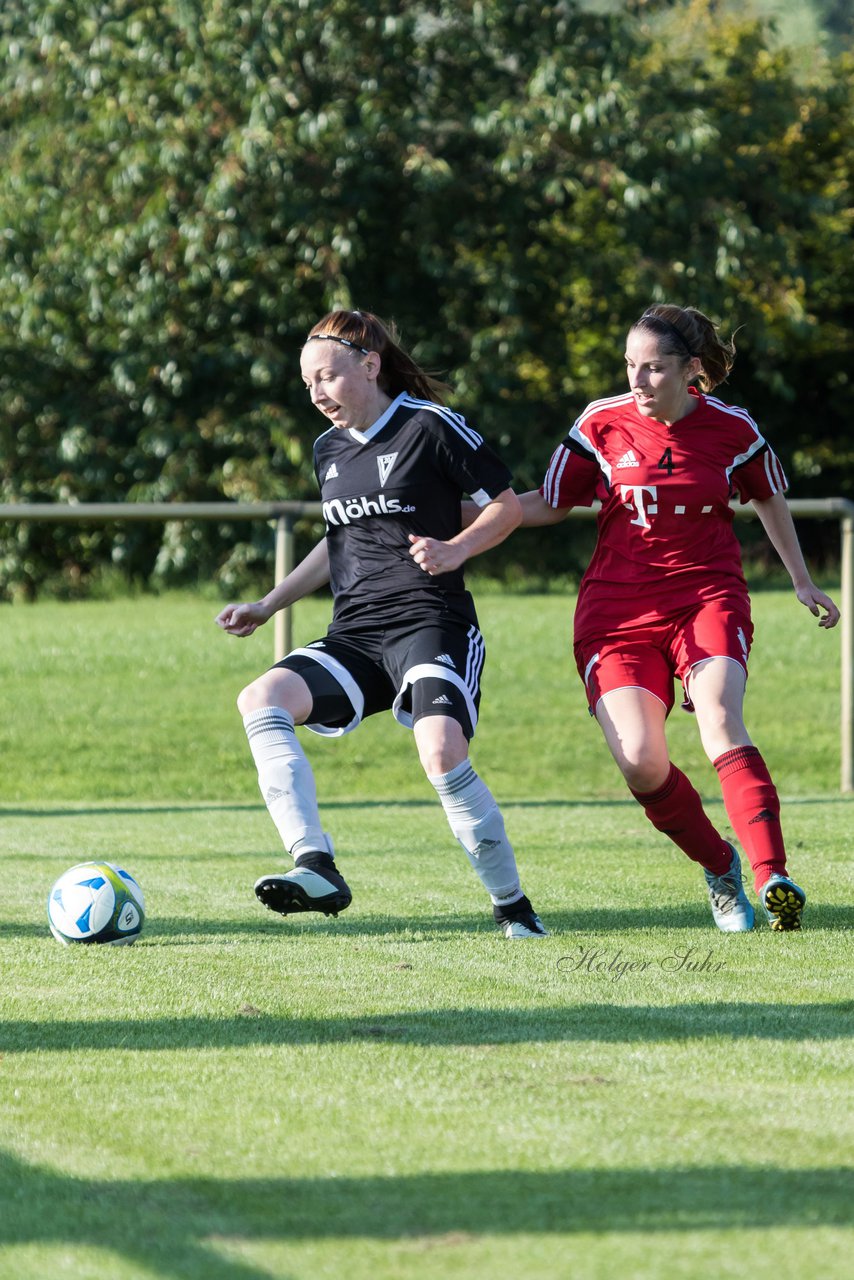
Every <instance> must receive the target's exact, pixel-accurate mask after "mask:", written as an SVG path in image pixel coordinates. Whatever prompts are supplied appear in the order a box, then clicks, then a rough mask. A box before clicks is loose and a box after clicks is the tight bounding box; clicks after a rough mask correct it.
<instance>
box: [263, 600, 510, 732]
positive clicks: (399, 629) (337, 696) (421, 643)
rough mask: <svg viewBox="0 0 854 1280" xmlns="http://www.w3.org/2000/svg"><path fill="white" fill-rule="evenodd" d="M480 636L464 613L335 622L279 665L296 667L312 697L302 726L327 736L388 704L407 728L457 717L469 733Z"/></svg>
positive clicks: (480, 658) (477, 689)
mask: <svg viewBox="0 0 854 1280" xmlns="http://www.w3.org/2000/svg"><path fill="white" fill-rule="evenodd" d="M485 657H486V647H485V645H484V641H483V636H482V635H481V633H480V630H479V629H478V627H477V626H476V625H474V624H473V623H471V622H469V621H468V620H466V619H462V618H461V619H460V621H459V624H457V623H455V622H454V621H453V619H451V618H448V617H443V618H442V619H441V621H439V622H436V623H427V624H425V623H424V622H423V621H420V622H418V623H402V624H400V625H398V626H394V627H388V626H386V627H383V628H368V627H365V628H361V629H355V628H354V629H343V628H342V629H341V630H337V631H334V632H331V633H329V634H327V635H326V636H324V637H323V639H322V640H313V641H311V643H310V644H307V645H305V646H304V647H302V648H299V649H294V650H293V651H292V652H291V653H289V654H288V655H287V657H285V658H283V659H282V661H281V662H277V663H276V666H277V667H286V668H287V669H288V670H290V671H295V672H296V673H297V675H299V676H301V677H302V679H303V680H304V681H305V682H306V684H307V685H308V687H309V690H310V691H311V694H312V697H313V699H314V706H313V707H312V712H311V716H310V718H309V720H308V722H307V724H306V728H308V729H311V730H312V731H313V732H314V733H319V734H323V735H325V736H329V737H340V736H341V735H342V734H345V733H349V732H351V730H353V729H355V728H356V726H357V725H358V724H360V723H361V721H362V720H364V719H365V718H366V717H367V716H372V715H376V714H377V712H379V711H388V710H389V709H391V711H392V713H393V715H394V717H395V719H396V720H397V721H399V722H400V724H402V725H405V726H406V727H407V728H412V726H413V725H414V724H415V723H416V722H417V721H418V720H420V719H422V718H423V717H424V716H435V715H444V716H450V717H451V719H452V720H456V721H458V723H459V724H460V726H461V728H462V730H463V733H464V734H465V736H466V738H467V739H470V738H472V737H473V736H474V731H475V726H476V725H477V716H478V708H479V706H480V676H481V672H482V670H483V663H484V659H485Z"/></svg>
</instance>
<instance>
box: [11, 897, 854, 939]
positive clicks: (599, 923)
mask: <svg viewBox="0 0 854 1280" xmlns="http://www.w3.org/2000/svg"><path fill="white" fill-rule="evenodd" d="M808 913H809V914H808V916H807V917H805V922H806V927H805V929H804V930H803V931H802V932H801V933H799V934H785V935H783V934H773V935H772V934H771V931H770V929H767V928H766V926H765V925H764V923H763V922H762V921H760V920H757V926H756V930H755V932H754V934H753V935H751V936H753V937H757V936H766V935H767V937H768V942H769V945H772V946H781V947H784V946H801V945H804V946H808V945H809V935H810V934H812V933H842V932H845V931H847V930H850V929H851V928H852V927H854V906H833V905H828V904H823V903H817V904H812V903H811V904H810V905H809V907H808ZM543 915H544V917H546V924H547V926H548V928H549V930H550V932H551V936H552V937H553V938H555V939H560V938H561V937H566V938H567V939H568V940H572V941H573V943H574V944H575V945H578V944H577V936H578V935H584V936H585V937H587V936H588V935H589V936H591V937H592V938H594V939H595V937H596V936H597V935H599V934H609V935H612V934H615V933H618V934H637V933H638V932H641V933H643V934H648V933H649V932H650V931H651V930H661V931H662V932H663V933H668V932H671V931H678V930H682V929H692V930H693V929H696V930H698V931H700V932H701V933H704V934H705V935H706V938H704V939H703V941H704V942H706V941H708V943H709V944H710V945H714V944H716V943H719V942H721V935H720V934H718V933H717V931H716V930H715V929H714V928H713V926H712V924H711V922H710V916H709V910H708V907H707V906H706V905H705V904H704V903H703V904H689V905H679V906H673V907H654V908H653V907H591V908H587V909H582V910H577V911H548V912H545V911H544V912H543ZM425 934H426V935H429V936H428V939H427V940H429V941H435V942H439V941H442V940H443V939H446V938H451V937H453V936H454V935H459V934H472V935H474V936H478V935H481V936H482V937H483V939H484V941H486V942H489V943H492V942H494V941H496V940H498V938H499V935H498V933H497V931H496V930H495V929H494V928H493V925H492V921H491V919H490V918H489V914H488V912H478V913H476V914H471V915H462V914H460V913H458V912H457V913H454V914H447V915H446V914H442V913H440V912H436V913H434V914H433V915H430V916H425V915H423V914H422V915H413V916H381V915H367V916H359V915H358V914H357V913H356V912H354V911H352V910H351V912H350V913H348V914H347V916H346V917H339V918H338V919H337V920H334V919H326V918H323V919H320V918H319V917H314V916H312V917H301V918H298V919H292V920H284V919H281V918H279V917H277V916H276V915H274V914H271V913H270V912H266V911H265V912H262V911H261V910H260V908H257V907H256V906H255V904H254V901H253V902H248V901H247V914H246V916H239V917H236V918H235V919H233V920H208V919H194V918H193V917H190V916H157V917H155V918H154V919H150V920H149V921H148V922H147V923H146V926H145V931H144V933H143V935H142V937H141V939H140V942H139V943H138V944H137V945H138V946H139V947H140V948H142V947H145V946H149V945H151V946H157V947H169V946H175V947H187V946H204V945H214V944H215V943H216V942H217V941H222V940H223V939H227V938H229V937H240V938H249V939H252V938H259V939H260V938H263V937H265V936H270V937H274V938H285V939H288V940H290V941H298V940H301V939H309V938H311V937H340V938H341V940H342V945H345V944H346V942H347V941H353V940H355V939H358V938H388V939H389V940H392V939H397V938H399V940H400V941H401V942H407V941H411V940H412V939H413V936H414V935H417V936H418V938H419V940H424V938H423V935H425ZM3 938H11V939H15V938H43V939H49V938H50V933H49V930H48V926H47V920H45V922H44V924H34V923H32V922H25V921H15V920H5V921H0V939H3ZM667 940H668V939H667V938H662V942H666V941H667ZM631 941H632V942H633V943H635V944H636V943H637V939H636V938H632V939H631ZM733 945H736V946H737V945H738V941H737V940H736V941H735V942H734V943H733Z"/></svg>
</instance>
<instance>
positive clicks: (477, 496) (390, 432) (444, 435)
mask: <svg viewBox="0 0 854 1280" xmlns="http://www.w3.org/2000/svg"><path fill="white" fill-rule="evenodd" d="M314 469H315V474H316V475H317V481H318V484H319V485H320V496H321V500H322V502H323V518H324V520H325V522H326V541H327V545H328V548H329V567H330V583H331V587H332V594H333V599H334V607H333V616H332V626H331V628H330V630H335V629H336V628H341V627H346V626H351V625H354V624H356V625H380V626H381V625H383V623H385V622H387V621H394V622H400V620H401V619H404V618H410V619H413V620H417V619H418V618H422V617H423V618H424V619H425V620H426V619H428V618H435V617H436V616H437V614H438V613H441V612H444V611H447V610H449V609H450V610H451V611H453V612H455V613H458V614H461V615H462V616H463V617H465V618H467V619H468V620H470V621H472V622H474V621H476V618H475V614H474V605H473V603H472V600H471V597H470V596H469V594H468V592H467V591H466V589H465V582H464V577H463V571H462V569H458V570H456V571H455V572H453V573H444V574H440V575H439V576H438V577H435V578H434V577H431V576H430V575H429V574H427V573H425V572H424V570H423V569H421V568H419V566H418V565H417V564H416V563H415V561H414V560H413V558H412V556H411V555H410V554H409V548H410V545H411V544H410V542H409V538H408V535H409V534H410V533H414V534H416V535H418V536H419V537H429V538H436V539H439V540H441V541H447V540H448V539H449V538H452V537H453V536H454V535H455V534H457V533H459V532H460V529H461V528H462V520H461V512H460V502H461V499H462V497H463V495H464V494H468V495H469V496H470V497H471V498H472V499H473V500H474V501H475V502H476V503H477V504H478V505H479V506H485V505H486V503H488V502H490V501H491V500H492V499H493V498H495V497H497V496H498V494H500V493H502V492H503V491H504V490H505V489H506V488H508V486H509V485H510V481H511V478H512V477H511V474H510V472H509V471H508V469H507V468H506V467H505V465H504V463H503V462H502V461H501V460H500V458H498V457H497V455H496V454H495V453H493V451H492V450H491V449H490V448H489V446H488V445H486V444H485V443H484V441H483V439H482V437H481V436H480V435H478V433H477V432H476V431H474V430H473V429H472V428H471V427H470V426H469V425H468V424H467V423H466V421H465V419H464V418H463V417H462V416H461V415H460V414H458V413H454V412H452V411H451V410H450V409H446V408H444V407H442V406H441V405H436V404H433V403H431V402H430V401H429V400H416V399H414V398H413V397H412V396H409V395H407V394H406V393H403V394H402V395H399V396H398V397H397V399H396V400H394V401H393V402H392V404H390V405H389V407H388V408H387V409H386V411H385V413H383V414H382V416H381V417H380V418H378V419H377V421H376V422H375V423H373V425H372V426H370V427H369V428H368V429H367V431H364V432H361V431H356V430H354V429H353V428H342V427H332V428H331V429H330V430H329V431H326V432H324V434H323V435H322V436H320V437H319V438H318V439H317V440H316V441H315V445H314Z"/></svg>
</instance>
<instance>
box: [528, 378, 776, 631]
mask: <svg viewBox="0 0 854 1280" xmlns="http://www.w3.org/2000/svg"><path fill="white" fill-rule="evenodd" d="M689 390H690V391H691V394H692V395H693V396H694V397H695V398H696V401H697V403H696V407H695V408H694V410H693V411H692V412H691V413H690V414H688V415H687V417H685V418H681V419H680V420H679V422H674V423H673V424H672V426H666V425H665V424H664V423H663V422H658V421H656V420H655V419H654V418H647V417H644V415H643V414H642V413H640V412H639V411H638V409H637V406H636V404H635V400H634V396H633V395H632V394H631V393H630V392H627V393H626V394H625V395H620V396H613V397H611V398H610V399H607V400H596V401H594V402H593V403H592V404H589V405H588V406H587V408H586V409H585V410H584V412H583V413H582V414H581V416H580V417H579V418H578V420H577V421H576V423H575V425H574V426H573V428H572V430H571V431H570V433H569V435H568V436H567V437H566V439H565V440H564V442H563V444H561V445H559V446H558V447H557V449H556V450H555V452H554V454H553V455H552V459H551V462H550V463H549V468H548V471H547V473H546V477H545V480H544V481H543V484H542V486H541V489H540V493H541V494H542V495H543V498H544V499H545V501H546V502H547V503H549V505H550V506H552V507H555V508H559V507H560V508H563V507H577V506H581V507H589V506H591V505H592V504H593V502H594V500H595V499H597V498H598V499H600V500H601V502H602V509H601V511H600V512H599V516H598V528H599V535H598V541H597V544H596V550H595V551H594V553H593V557H592V559H591V561H590V565H589V567H588V569H587V571H586V573H585V574H584V577H583V579H582V583H581V588H580V590H579V594H578V604H577V607H576V612H575V638H576V642H578V641H579V640H584V639H588V638H592V637H596V636H603V637H604V636H606V635H608V634H610V633H612V632H613V631H619V630H623V629H625V628H628V627H638V626H644V625H645V624H647V623H649V622H661V621H666V620H667V619H669V618H671V617H675V616H676V615H678V614H682V613H684V611H685V609H686V608H690V607H691V605H692V604H699V603H703V602H706V601H711V600H719V599H725V598H726V597H728V596H733V595H735V596H737V597H740V598H741V599H742V600H746V598H747V584H746V583H745V580H744V573H743V571H742V566H741V551H740V548H739V544H738V540H737V539H736V536H735V533H734V532H733V528H732V522H733V512H732V510H731V509H730V505H729V503H730V498H731V497H733V496H734V495H735V494H738V497H739V498H740V500H741V501H742V502H748V501H750V500H751V499H754V498H755V499H758V500H760V501H761V500H762V499H765V498H770V497H771V496H772V495H773V494H775V493H782V492H785V490H786V489H787V487H788V484H787V481H786V477H785V475H784V474H783V469H782V467H781V465H780V462H779V460H778V459H777V457H776V456H775V454H774V453H773V451H772V450H771V448H770V447H769V445H768V444H767V443H766V441H765V439H764V438H763V437H762V435H761V434H760V432H759V429H758V427H757V426H756V423H755V422H754V421H753V419H752V418H751V417H750V415H749V414H748V413H747V412H746V411H745V410H744V409H739V408H735V407H733V406H732V405H727V404H724V403H723V402H722V401H721V400H718V399H716V398H715V397H714V396H705V395H701V394H700V393H699V392H698V391H695V390H694V389H693V388H689Z"/></svg>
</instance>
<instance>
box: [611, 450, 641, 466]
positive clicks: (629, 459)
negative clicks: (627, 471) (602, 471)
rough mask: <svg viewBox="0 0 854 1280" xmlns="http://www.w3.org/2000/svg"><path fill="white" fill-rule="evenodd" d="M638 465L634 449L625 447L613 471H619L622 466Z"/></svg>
mask: <svg viewBox="0 0 854 1280" xmlns="http://www.w3.org/2000/svg"><path fill="white" fill-rule="evenodd" d="M638 466H640V463H639V461H638V459H637V458H636V457H635V451H634V449H627V450H626V452H625V453H624V454H623V456H622V458H620V459H619V460H618V461H617V462H616V463H615V465H614V469H615V471H619V470H620V469H621V468H622V467H638Z"/></svg>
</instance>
